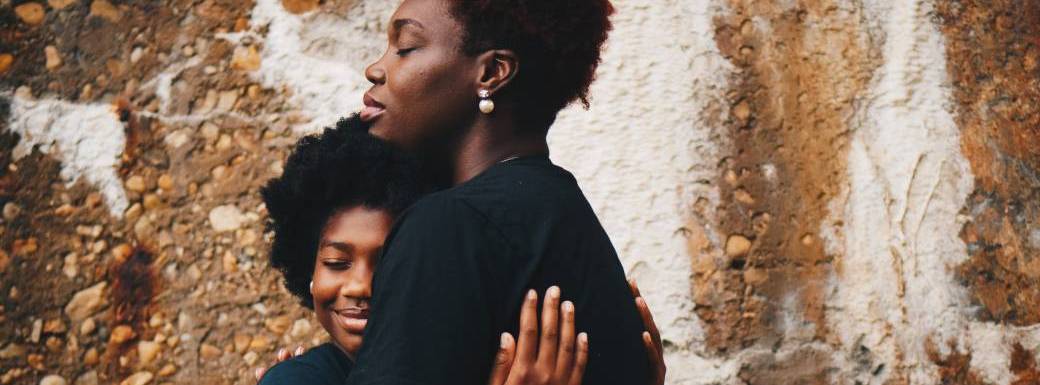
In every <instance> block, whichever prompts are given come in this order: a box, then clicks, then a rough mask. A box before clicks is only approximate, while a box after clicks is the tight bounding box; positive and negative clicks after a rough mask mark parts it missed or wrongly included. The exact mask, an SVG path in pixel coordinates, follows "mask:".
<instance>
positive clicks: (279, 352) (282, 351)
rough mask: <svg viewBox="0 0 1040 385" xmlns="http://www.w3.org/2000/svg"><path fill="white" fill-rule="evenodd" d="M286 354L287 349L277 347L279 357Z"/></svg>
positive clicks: (287, 352)
mask: <svg viewBox="0 0 1040 385" xmlns="http://www.w3.org/2000/svg"><path fill="white" fill-rule="evenodd" d="M286 354H289V351H288V350H285V348H281V349H278V357H279V358H281V357H284V356H285V355H286Z"/></svg>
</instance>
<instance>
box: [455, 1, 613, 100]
mask: <svg viewBox="0 0 1040 385" xmlns="http://www.w3.org/2000/svg"><path fill="white" fill-rule="evenodd" d="M450 12H451V14H452V16H453V17H454V18H455V19H456V20H457V21H459V23H460V24H462V26H463V29H464V30H465V36H464V37H463V50H464V51H465V52H466V53H468V54H476V53H480V52H482V51H485V50H489V49H510V50H513V51H514V52H516V53H517V55H518V56H519V57H520V71H519V73H517V75H516V76H517V77H516V78H515V79H514V81H513V83H512V84H513V85H511V86H510V87H517V91H518V93H519V94H520V96H521V97H520V100H521V101H529V104H530V105H527V106H524V107H525V108H528V109H529V111H531V112H534V113H535V114H536V115H538V116H544V117H549V118H552V117H554V116H555V114H556V113H557V112H558V111H559V110H561V109H563V108H564V107H566V106H567V105H568V104H570V103H571V102H573V101H574V100H580V101H581V103H582V104H583V105H584V106H585V108H588V107H589V98H588V93H589V85H590V84H591V83H592V80H593V78H594V77H595V73H596V67H597V66H599V63H600V51H601V48H602V47H603V42H604V41H606V40H607V33H608V32H609V31H610V29H611V28H612V26H611V22H610V15H611V14H613V13H614V7H613V5H611V3H610V1H609V0H453V3H452V5H451V8H450Z"/></svg>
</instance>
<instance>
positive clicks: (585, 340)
mask: <svg viewBox="0 0 1040 385" xmlns="http://www.w3.org/2000/svg"><path fill="white" fill-rule="evenodd" d="M578 342H581V343H583V344H587V343H589V335H588V334H587V333H585V332H581V333H580V334H578Z"/></svg>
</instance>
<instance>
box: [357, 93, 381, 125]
mask: <svg viewBox="0 0 1040 385" xmlns="http://www.w3.org/2000/svg"><path fill="white" fill-rule="evenodd" d="M363 101H364V103H365V108H363V109H362V110H361V121H363V122H366V123H370V122H372V121H373V120H375V119H376V118H378V117H379V115H382V114H383V113H384V112H386V106H384V105H383V104H382V103H379V102H378V101H376V99H375V98H373V97H372V96H370V95H369V94H365V97H364V98H363Z"/></svg>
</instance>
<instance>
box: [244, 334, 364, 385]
mask: <svg viewBox="0 0 1040 385" xmlns="http://www.w3.org/2000/svg"><path fill="white" fill-rule="evenodd" d="M353 366H354V364H353V363H351V362H350V359H349V358H347V355H346V354H345V353H343V351H342V350H340V349H339V348H337V347H336V345H333V344H332V343H331V342H326V343H324V344H321V345H319V346H317V347H315V348H313V349H311V350H308V351H307V352H306V353H304V354H302V355H300V356H297V357H293V358H292V359H289V360H286V361H282V362H280V363H278V364H277V365H275V366H273V367H271V369H268V370H267V372H266V373H264V377H263V378H261V379H260V383H259V385H288V384H308V385H310V384H313V385H343V384H344V383H346V382H347V376H348V375H350V370H351V368H353Z"/></svg>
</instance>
